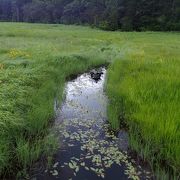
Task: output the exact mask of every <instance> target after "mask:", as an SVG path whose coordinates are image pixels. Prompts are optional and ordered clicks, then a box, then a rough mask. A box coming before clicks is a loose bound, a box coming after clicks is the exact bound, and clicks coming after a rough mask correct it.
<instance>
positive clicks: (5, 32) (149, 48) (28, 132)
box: [0, 23, 180, 177]
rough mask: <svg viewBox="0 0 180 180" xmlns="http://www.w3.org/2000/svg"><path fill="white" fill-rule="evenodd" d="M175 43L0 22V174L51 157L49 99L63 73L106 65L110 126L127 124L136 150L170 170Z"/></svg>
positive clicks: (174, 153)
mask: <svg viewBox="0 0 180 180" xmlns="http://www.w3.org/2000/svg"><path fill="white" fill-rule="evenodd" d="M179 42H180V40H179V33H158V32H144V33H137V32H127V33H124V32H104V31H100V30H95V29H90V28H88V27H81V26H64V25H55V26H54V25H44V24H26V23H0V174H1V175H2V176H6V177H7V175H13V176H15V175H17V174H16V172H18V171H19V170H22V169H24V170H26V169H28V168H29V167H30V166H31V165H32V164H33V163H34V162H35V161H37V160H38V159H39V157H40V156H51V155H52V154H53V152H54V151H55V149H56V148H57V143H56V139H55V138H54V136H53V135H51V134H49V127H50V124H51V122H52V121H53V119H54V109H53V107H54V99H55V97H56V98H57V97H58V99H59V102H61V100H62V96H63V89H64V84H65V82H66V80H67V78H68V77H70V75H72V74H78V73H81V72H84V71H86V70H87V69H89V68H92V67H95V66H99V65H100V64H104V63H106V62H110V63H112V65H111V67H110V69H109V73H108V75H109V76H108V81H107V89H108V95H109V98H110V102H111V104H110V106H109V109H108V111H109V113H108V114H109V117H110V118H109V119H110V122H111V123H112V126H113V127H114V128H119V124H124V123H127V124H128V126H129V129H130V139H131V144H132V147H133V148H134V149H135V150H137V152H138V153H141V154H142V155H143V156H144V158H147V159H150V158H149V157H152V158H151V159H152V160H153V162H154V163H156V164H158V167H157V168H156V169H158V168H159V164H168V165H169V166H170V167H173V168H174V170H175V171H177V170H178V168H177V167H179V148H178V138H179V132H178V130H179V121H178V117H179V109H178V105H179V104H178V103H179V91H178V88H179V79H178V76H179V58H178V57H179V55H180V54H179V52H180V44H179ZM115 59H118V60H117V61H114V60H115ZM123 59H124V60H123ZM120 122H121V123H120ZM141 147H143V148H141ZM157 152H158V153H157ZM162 161H165V162H162ZM24 172H25V171H24ZM24 172H22V173H24ZM19 175H21V173H18V176H19Z"/></svg>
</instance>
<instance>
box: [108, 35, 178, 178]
mask: <svg viewBox="0 0 180 180" xmlns="http://www.w3.org/2000/svg"><path fill="white" fill-rule="evenodd" d="M146 38H147V39H146V40H145V39H144V41H142V39H141V40H139V41H136V42H137V45H135V46H137V47H138V45H139V48H137V49H134V50H133V51H131V52H129V53H128V54H127V55H126V57H124V58H123V59H118V60H116V61H115V63H113V64H112V65H111V67H110V70H109V74H108V81H107V92H108V96H109V98H110V104H109V112H108V114H109V119H110V122H111V124H112V126H113V128H115V129H117V128H119V125H120V124H122V123H124V122H125V123H126V125H127V126H128V128H129V135H130V143H131V147H132V148H133V149H135V150H136V152H138V153H139V154H140V155H141V156H142V157H143V158H144V159H148V160H149V161H150V162H151V163H152V164H153V166H154V167H155V169H156V170H157V169H159V168H160V167H162V166H164V167H166V168H167V169H168V170H169V171H171V172H173V173H174V175H177V174H178V173H179V171H180V169H179V167H180V164H179V163H180V146H179V139H180V129H179V128H180V120H179V117H180V110H179V106H180V91H179V87H180V80H179V76H180V71H179V67H180V59H179V55H180V54H179V52H180V51H179V47H180V44H179V42H178V41H179V38H178V37H177V39H176V40H173V41H172V39H171V38H172V37H171V36H169V35H167V37H166V41H168V42H169V43H165V44H164V45H162V46H161V47H159V45H158V42H159V40H160V37H159V39H158V37H156V38H157V39H156V40H155V39H154V40H153V41H152V39H148V37H146ZM148 41H151V42H150V44H151V46H148V45H147V44H149V42H148ZM140 42H142V43H143V46H141V45H140ZM159 44H161V43H159ZM158 47H159V48H158ZM174 47H177V48H175V49H174ZM168 170H167V172H168ZM167 177H168V176H167ZM169 178H170V177H169Z"/></svg>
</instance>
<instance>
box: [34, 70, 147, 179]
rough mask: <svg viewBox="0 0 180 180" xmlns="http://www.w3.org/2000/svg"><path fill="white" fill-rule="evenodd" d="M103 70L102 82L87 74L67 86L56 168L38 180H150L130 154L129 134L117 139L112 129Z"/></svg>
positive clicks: (59, 118) (60, 112) (58, 121)
mask: <svg viewBox="0 0 180 180" xmlns="http://www.w3.org/2000/svg"><path fill="white" fill-rule="evenodd" d="M98 71H99V70H98ZM101 71H102V73H101V78H100V79H99V80H98V81H97V79H96V81H95V80H94V79H92V73H86V74H83V75H81V76H79V77H78V78H77V79H75V80H73V81H70V82H68V83H67V86H66V89H65V92H66V99H65V101H64V103H63V104H62V106H61V108H60V109H59V110H57V119H56V123H55V127H56V130H57V131H58V134H59V136H60V137H61V138H60V143H61V144H62V145H61V147H60V149H59V151H58V152H57V154H56V156H55V159H54V165H53V166H52V168H51V169H48V170H45V171H44V173H42V174H39V175H37V176H36V179H50V180H51V179H61V180H70V179H73V180H96V179H97V180H98V179H107V180H116V179H117V180H119V179H128V178H130V179H150V177H149V176H148V174H149V173H148V172H145V171H143V170H142V169H141V167H138V168H136V165H135V163H134V162H133V161H132V160H131V159H130V157H129V156H128V155H127V152H126V151H127V148H128V143H127V133H126V132H125V131H121V132H120V133H119V135H118V136H119V137H116V136H115V135H114V133H113V132H112V131H111V130H109V125H108V123H107V114H106V112H107V111H106V110H107V98H106V96H105V93H104V90H103V85H104V81H105V76H106V70H105V69H101ZM94 73H95V71H94Z"/></svg>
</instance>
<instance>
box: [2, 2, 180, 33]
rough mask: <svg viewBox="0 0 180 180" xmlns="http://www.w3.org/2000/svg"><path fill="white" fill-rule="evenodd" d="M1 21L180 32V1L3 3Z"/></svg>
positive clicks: (105, 28)
mask: <svg viewBox="0 0 180 180" xmlns="http://www.w3.org/2000/svg"><path fill="white" fill-rule="evenodd" d="M0 21H16V22H32V23H35V22H38V23H41V22H42V23H65V24H89V25H92V26H95V27H99V28H101V29H104V30H117V29H121V30H125V31H130V30H137V31H142V30H160V31H161V30H162V31H169V30H175V31H177V30H180V0H0Z"/></svg>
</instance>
